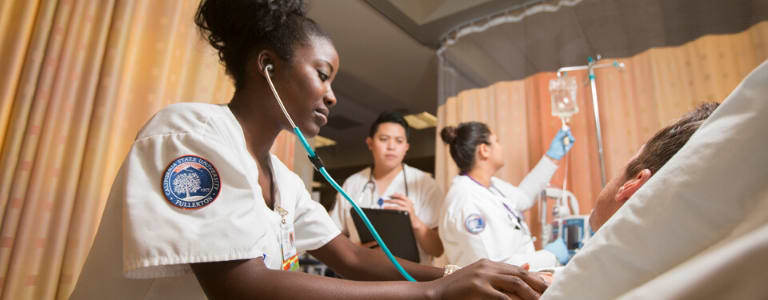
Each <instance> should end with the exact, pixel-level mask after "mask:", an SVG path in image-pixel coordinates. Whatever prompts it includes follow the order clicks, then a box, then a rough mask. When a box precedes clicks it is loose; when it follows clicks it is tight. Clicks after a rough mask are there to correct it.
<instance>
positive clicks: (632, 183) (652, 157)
mask: <svg viewBox="0 0 768 300" xmlns="http://www.w3.org/2000/svg"><path fill="white" fill-rule="evenodd" d="M718 105H719V104H718V103H714V102H712V103H704V104H702V105H700V106H699V107H697V108H696V109H695V110H693V111H692V112H689V113H687V114H685V115H684V116H683V117H682V118H680V119H679V120H678V121H677V122H675V123H674V124H672V125H669V126H667V127H664V128H663V129H661V130H660V131H659V132H657V133H656V134H655V135H654V136H653V137H652V138H651V139H650V140H648V142H647V143H645V145H643V146H641V147H640V149H639V150H638V151H637V153H636V154H635V156H633V157H632V158H631V159H630V160H629V163H627V165H626V167H625V170H624V172H623V173H620V174H619V175H617V176H616V177H614V178H613V179H611V181H609V182H608V184H607V185H606V186H605V187H604V188H603V190H602V191H600V194H599V195H598V196H597V204H596V205H595V209H594V210H592V215H590V217H589V223H590V226H592V230H594V231H597V230H598V229H600V227H601V226H603V224H605V222H606V221H608V219H609V218H610V217H611V216H613V214H614V213H615V212H616V211H617V210H618V209H619V208H620V207H621V206H622V205H624V202H626V201H627V200H629V198H630V197H632V195H633V194H634V193H635V192H636V191H637V190H638V189H640V187H642V186H643V185H644V184H645V183H646V182H647V181H648V179H650V178H651V176H653V174H656V172H658V171H659V169H661V167H662V166H664V164H666V163H667V161H669V159H670V158H672V156H674V155H675V153H677V151H678V150H680V148H682V147H683V145H685V143H686V142H688V139H689V138H690V137H691V135H693V133H694V132H696V129H698V128H699V126H701V124H702V123H703V122H704V120H706V119H707V118H708V117H709V115H710V114H712V112H713V111H714V110H715V108H717V106H718Z"/></svg>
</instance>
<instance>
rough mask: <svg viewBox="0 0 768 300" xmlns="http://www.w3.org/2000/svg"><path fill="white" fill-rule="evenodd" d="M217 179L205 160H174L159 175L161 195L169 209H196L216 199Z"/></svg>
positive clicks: (194, 157) (217, 175)
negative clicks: (167, 203) (161, 186)
mask: <svg viewBox="0 0 768 300" xmlns="http://www.w3.org/2000/svg"><path fill="white" fill-rule="evenodd" d="M220 190H221V179H220V178H219V172H218V171H216V167H214V166H213V164H212V163H211V162H209V161H208V160H206V159H205V158H202V157H199V156H194V155H184V156H181V157H179V158H176V159H174V160H173V161H172V162H171V164H170V165H168V168H166V169H165V173H164V174H163V194H165V199H167V200H168V202H170V203H171V204H172V205H173V206H176V207H179V208H183V209H196V208H201V207H203V206H206V205H208V204H211V202H213V200H216V197H218V196H219V191H220Z"/></svg>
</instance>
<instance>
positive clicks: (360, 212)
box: [293, 127, 416, 281]
mask: <svg viewBox="0 0 768 300" xmlns="http://www.w3.org/2000/svg"><path fill="white" fill-rule="evenodd" d="M293 132H295V133H296V136H297V137H299V140H300V141H301V144H302V145H303V146H304V150H307V154H309V160H311V161H312V162H313V163H315V162H316V161H319V158H318V157H317V154H316V153H315V151H313V150H312V148H310V147H309V143H307V140H306V138H304V135H303V134H302V133H301V130H300V129H299V128H298V127H293ZM318 165H319V168H318ZM315 168H316V169H317V171H318V172H320V174H321V175H323V178H325V180H326V181H328V183H330V184H331V186H332V187H333V188H334V189H335V190H336V191H338V192H339V193H340V194H341V195H342V196H343V197H344V199H347V202H349V204H351V205H352V207H353V208H354V209H355V211H356V212H357V214H358V215H359V216H360V218H361V219H362V220H363V223H365V227H367V228H368V231H370V232H371V235H373V238H374V239H376V242H378V243H379V246H380V247H381V250H384V253H385V254H386V255H387V258H389V260H390V261H391V262H392V264H393V265H395V268H396V269H397V271H398V272H400V274H402V275H403V277H405V279H407V280H408V281H416V279H414V278H413V277H411V275H410V274H408V272H406V271H405V269H403V266H401V265H400V263H398V262H397V260H396V259H395V256H394V255H392V252H390V251H389V248H387V245H386V244H385V243H384V241H383V240H381V237H380V236H379V233H378V232H376V229H375V228H373V225H372V224H371V221H369V220H368V216H366V215H365V213H364V212H363V210H362V209H360V207H359V206H357V204H355V201H352V198H350V197H349V195H347V192H345V191H344V189H342V188H341V186H339V184H338V183H336V180H333V177H331V175H330V174H328V171H326V170H325V166H323V165H322V163H319V164H315Z"/></svg>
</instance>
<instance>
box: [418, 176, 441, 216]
mask: <svg viewBox="0 0 768 300" xmlns="http://www.w3.org/2000/svg"><path fill="white" fill-rule="evenodd" d="M423 175H424V177H423V178H422V179H421V182H420V184H419V185H420V186H421V193H419V196H420V197H421V201H420V205H419V206H420V207H419V215H418V217H419V219H420V220H421V221H422V222H424V224H425V225H427V227H429V228H435V227H437V225H438V223H439V221H440V220H439V217H440V209H441V207H442V204H443V192H442V191H441V190H440V187H439V186H437V183H436V182H435V180H434V179H432V177H430V176H429V175H428V174H423Z"/></svg>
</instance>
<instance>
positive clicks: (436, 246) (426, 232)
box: [413, 223, 443, 257]
mask: <svg viewBox="0 0 768 300" xmlns="http://www.w3.org/2000/svg"><path fill="white" fill-rule="evenodd" d="M413 234H414V236H415V237H416V241H418V243H419V245H420V246H421V248H422V249H424V251H425V252H427V254H429V255H432V256H435V257H437V256H440V255H443V243H442V242H441V241H440V235H438V233H437V228H428V227H427V226H426V225H425V224H424V223H421V225H420V226H416V227H415V228H414V229H413Z"/></svg>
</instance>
